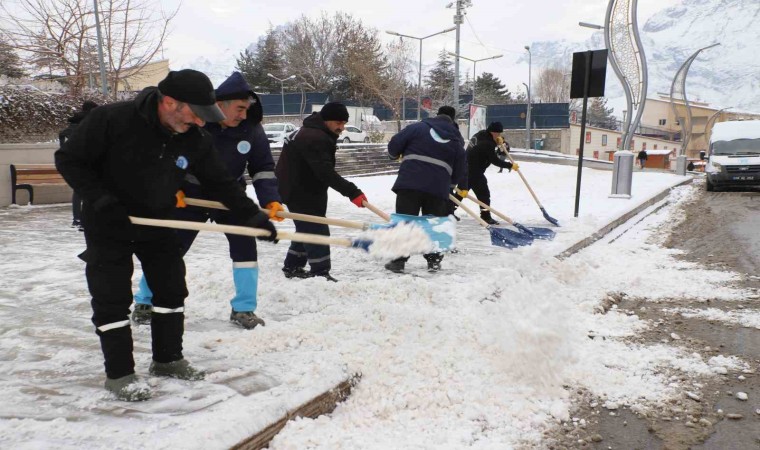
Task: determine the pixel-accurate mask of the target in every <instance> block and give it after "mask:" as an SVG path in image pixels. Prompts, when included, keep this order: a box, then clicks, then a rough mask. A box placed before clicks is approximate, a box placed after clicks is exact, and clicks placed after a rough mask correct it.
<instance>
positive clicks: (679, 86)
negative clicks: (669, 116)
mask: <svg viewBox="0 0 760 450" xmlns="http://www.w3.org/2000/svg"><path fill="white" fill-rule="evenodd" d="M716 45H720V43H716V44H713V45H708V46H707V47H702V48H700V49H699V50H697V51H696V52H694V54H692V55H691V56H689V58H687V59H686V61H685V62H684V63H683V64H682V65H681V67H680V68H679V69H678V72H676V76H675V77H673V83H671V85H670V108H671V109H672V110H673V117H675V119H676V120H678V121H679V122H680V123H681V150H680V151H679V152H678V155H679V156H683V155H685V154H686V148H687V147H688V146H689V140H691V119H692V116H691V105H689V99H688V98H687V97H686V75H688V73H689V68H690V67H691V63H693V62H694V60H695V59H697V56H699V53H700V52H701V51H702V50H707V49H708V48H712V47H715V46H716ZM676 96H678V98H679V99H683V103H684V107H685V108H686V115H685V116H684V118H683V120H682V119H680V118H679V117H678V108H676V102H675V98H676Z"/></svg>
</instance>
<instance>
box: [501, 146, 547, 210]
mask: <svg viewBox="0 0 760 450" xmlns="http://www.w3.org/2000/svg"><path fill="white" fill-rule="evenodd" d="M501 147H502V150H504V152H505V153H506V154H507V158H509V161H510V162H511V163H512V164H514V163H515V160H514V159H513V158H512V155H510V154H509V152H508V151H507V149H506V147H504V144H502V145H501ZM515 172H517V174H518V175H520V178H522V180H523V183H525V187H526V188H528V192H530V195H532V196H533V200H535V201H536V203H537V204H538V207H539V208H543V206H541V201H540V200H539V199H538V197H537V196H536V193H535V192H533V189H531V187H530V184H528V180H526V179H525V175H523V173H522V170H520V169H517V170H515ZM494 213H496V211H494ZM496 214H497V215H498V213H496ZM505 220H506V219H505Z"/></svg>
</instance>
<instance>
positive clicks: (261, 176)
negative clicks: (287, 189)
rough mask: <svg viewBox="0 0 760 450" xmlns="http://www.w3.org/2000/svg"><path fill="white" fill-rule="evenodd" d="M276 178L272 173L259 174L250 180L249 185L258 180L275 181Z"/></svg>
mask: <svg viewBox="0 0 760 450" xmlns="http://www.w3.org/2000/svg"><path fill="white" fill-rule="evenodd" d="M276 178H277V177H276V176H275V175H274V172H271V171H270V172H259V173H257V174H256V175H254V176H253V178H251V183H254V182H256V181H258V180H272V179H276Z"/></svg>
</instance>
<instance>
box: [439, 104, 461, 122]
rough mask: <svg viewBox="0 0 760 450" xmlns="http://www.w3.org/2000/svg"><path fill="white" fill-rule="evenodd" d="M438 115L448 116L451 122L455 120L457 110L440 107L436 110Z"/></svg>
mask: <svg viewBox="0 0 760 450" xmlns="http://www.w3.org/2000/svg"><path fill="white" fill-rule="evenodd" d="M438 115H439V116H441V115H443V116H449V117H451V120H457V110H456V109H454V107H453V106H441V107H440V108H438Z"/></svg>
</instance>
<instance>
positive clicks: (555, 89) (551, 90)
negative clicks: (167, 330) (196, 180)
mask: <svg viewBox="0 0 760 450" xmlns="http://www.w3.org/2000/svg"><path fill="white" fill-rule="evenodd" d="M566 73H569V70H563V69H562V68H561V67H559V66H554V67H544V68H542V69H541V71H540V72H539V74H538V80H536V83H535V91H534V94H533V95H535V97H536V100H537V101H541V102H544V103H563V102H568V101H569V100H570V77H569V76H565V74H566Z"/></svg>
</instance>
